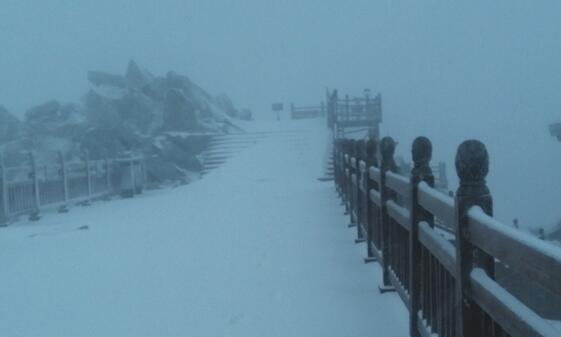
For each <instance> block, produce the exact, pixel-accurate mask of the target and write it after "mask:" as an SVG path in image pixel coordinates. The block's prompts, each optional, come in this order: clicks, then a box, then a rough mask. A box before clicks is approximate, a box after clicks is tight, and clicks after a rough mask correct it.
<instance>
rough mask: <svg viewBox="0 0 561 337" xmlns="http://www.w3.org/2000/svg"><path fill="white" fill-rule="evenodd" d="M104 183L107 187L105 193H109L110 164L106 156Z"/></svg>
mask: <svg viewBox="0 0 561 337" xmlns="http://www.w3.org/2000/svg"><path fill="white" fill-rule="evenodd" d="M105 184H106V187H107V194H111V164H110V162H109V159H107V158H105Z"/></svg>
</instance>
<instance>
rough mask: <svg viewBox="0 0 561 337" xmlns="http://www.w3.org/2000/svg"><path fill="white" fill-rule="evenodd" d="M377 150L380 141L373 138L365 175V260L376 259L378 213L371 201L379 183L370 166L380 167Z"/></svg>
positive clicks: (369, 143)
mask: <svg viewBox="0 0 561 337" xmlns="http://www.w3.org/2000/svg"><path fill="white" fill-rule="evenodd" d="M377 151H378V142H377V141H376V139H374V138H371V139H369V140H368V142H366V173H365V177H364V184H365V189H366V195H365V198H366V205H367V207H366V210H365V211H366V215H365V218H366V253H367V257H366V259H365V260H364V262H372V261H376V259H375V258H374V253H373V252H372V244H373V243H372V241H373V231H374V224H373V222H374V221H377V220H378V219H375V218H374V217H375V216H376V213H375V212H374V210H373V208H372V206H371V201H370V191H371V190H373V189H377V187H378V186H377V184H376V183H375V182H374V181H373V180H372V179H370V173H369V172H370V167H372V166H374V167H378V158H377Z"/></svg>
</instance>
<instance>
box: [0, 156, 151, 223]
mask: <svg viewBox="0 0 561 337" xmlns="http://www.w3.org/2000/svg"><path fill="white" fill-rule="evenodd" d="M145 182H146V170H145V167H144V159H143V158H142V157H130V158H117V159H107V160H93V161H90V160H85V161H80V162H78V161H73V162H65V161H64V159H63V156H62V155H61V154H59V155H58V164H57V165H52V164H51V165H41V166H40V165H37V163H36V161H35V157H34V156H33V154H29V165H28V166H19V167H6V166H5V165H4V163H3V161H2V158H1V157H0V191H1V193H0V224H4V223H7V222H9V221H10V220H11V219H13V218H15V217H17V216H19V215H24V214H29V215H30V219H31V220H38V219H39V212H40V210H41V209H44V208H47V207H51V208H52V207H58V208H59V211H60V212H66V211H67V205H68V203H70V202H73V203H87V202H88V201H90V200H92V199H95V198H99V197H102V196H106V195H111V194H121V195H123V196H125V197H131V196H134V195H135V194H137V193H141V192H142V189H143V186H144V184H145Z"/></svg>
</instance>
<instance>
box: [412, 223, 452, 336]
mask: <svg viewBox="0 0 561 337" xmlns="http://www.w3.org/2000/svg"><path fill="white" fill-rule="evenodd" d="M419 241H420V243H421V247H420V257H419V258H420V261H421V262H420V268H419V269H420V277H419V279H420V282H421V286H420V303H419V304H420V311H421V313H420V316H421V318H422V321H423V322H422V324H418V326H417V329H418V331H419V332H420V333H421V334H423V333H425V332H426V331H429V332H430V333H431V334H433V333H434V334H438V335H439V336H455V335H456V334H455V301H456V297H455V287H456V283H455V282H456V281H455V275H456V272H455V254H454V247H453V246H452V244H451V243H450V242H448V241H446V240H445V239H443V238H442V237H440V236H439V235H438V234H437V233H436V232H435V230H434V229H433V228H431V227H430V225H429V224H428V223H426V222H421V223H420V224H419ZM418 323H419V322H418Z"/></svg>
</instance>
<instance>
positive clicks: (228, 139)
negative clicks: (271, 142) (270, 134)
mask: <svg viewBox="0 0 561 337" xmlns="http://www.w3.org/2000/svg"><path fill="white" fill-rule="evenodd" d="M266 137H267V135H266V134H264V133H237V134H227V135H219V136H214V137H212V139H211V140H210V144H209V147H208V149H207V150H206V151H205V152H204V153H203V158H202V163H203V170H202V171H201V175H203V176H204V175H206V174H208V173H209V172H210V171H212V170H214V169H216V168H218V167H220V166H222V165H223V164H224V163H225V162H226V161H227V160H228V159H229V158H231V157H232V156H234V155H236V154H237V153H239V152H240V151H243V150H244V149H246V148H248V147H250V146H252V145H255V144H257V143H258V142H259V141H260V140H262V139H264V138H266Z"/></svg>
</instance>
